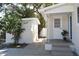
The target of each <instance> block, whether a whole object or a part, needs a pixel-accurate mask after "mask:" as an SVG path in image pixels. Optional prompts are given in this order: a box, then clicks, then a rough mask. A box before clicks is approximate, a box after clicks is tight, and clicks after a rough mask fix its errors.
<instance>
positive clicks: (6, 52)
mask: <svg viewBox="0 0 79 59" xmlns="http://www.w3.org/2000/svg"><path fill="white" fill-rule="evenodd" d="M50 43H52V44H53V49H52V52H51V53H50V52H48V51H45V50H44V43H33V44H29V45H28V46H26V47H25V48H5V49H2V50H0V56H72V55H73V54H72V52H71V49H70V48H69V45H70V43H67V42H64V41H58V40H57V41H56V40H53V41H51V42H50Z"/></svg>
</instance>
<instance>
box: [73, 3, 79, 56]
mask: <svg viewBox="0 0 79 59" xmlns="http://www.w3.org/2000/svg"><path fill="white" fill-rule="evenodd" d="M73 7H74V12H73V13H72V26H73V27H72V42H73V44H74V47H75V49H76V53H77V54H78V55H79V23H78V22H77V7H79V5H77V4H76V5H74V6H73Z"/></svg>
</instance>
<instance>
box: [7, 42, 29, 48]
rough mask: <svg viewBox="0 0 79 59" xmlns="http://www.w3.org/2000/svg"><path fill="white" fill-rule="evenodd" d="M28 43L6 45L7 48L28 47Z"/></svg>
mask: <svg viewBox="0 0 79 59" xmlns="http://www.w3.org/2000/svg"><path fill="white" fill-rule="evenodd" d="M27 45H28V44H25V43H24V44H17V45H15V44H8V45H7V46H6V47H7V48H24V47H26V46H27Z"/></svg>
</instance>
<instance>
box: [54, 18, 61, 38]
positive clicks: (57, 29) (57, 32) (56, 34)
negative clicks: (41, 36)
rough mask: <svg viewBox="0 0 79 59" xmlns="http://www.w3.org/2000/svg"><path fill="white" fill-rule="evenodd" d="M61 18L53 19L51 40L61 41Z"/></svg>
mask: <svg viewBox="0 0 79 59" xmlns="http://www.w3.org/2000/svg"><path fill="white" fill-rule="evenodd" d="M61 32H62V18H61V17H55V18H54V19H53V39H62V35H61Z"/></svg>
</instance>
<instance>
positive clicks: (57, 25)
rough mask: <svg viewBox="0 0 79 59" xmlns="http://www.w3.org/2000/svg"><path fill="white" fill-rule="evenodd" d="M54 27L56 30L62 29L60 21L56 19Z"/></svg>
mask: <svg viewBox="0 0 79 59" xmlns="http://www.w3.org/2000/svg"><path fill="white" fill-rule="evenodd" d="M54 27H55V28H60V19H59V18H58V19H54Z"/></svg>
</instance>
